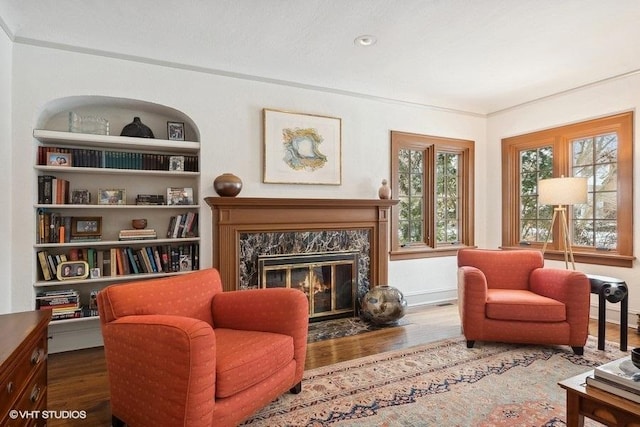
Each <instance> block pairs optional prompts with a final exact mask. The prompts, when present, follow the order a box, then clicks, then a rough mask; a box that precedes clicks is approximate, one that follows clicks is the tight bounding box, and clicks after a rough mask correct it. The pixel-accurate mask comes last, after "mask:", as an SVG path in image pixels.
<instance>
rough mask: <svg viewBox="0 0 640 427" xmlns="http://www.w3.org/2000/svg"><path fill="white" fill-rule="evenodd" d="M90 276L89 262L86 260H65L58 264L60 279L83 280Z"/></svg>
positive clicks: (57, 273) (58, 276)
mask: <svg viewBox="0 0 640 427" xmlns="http://www.w3.org/2000/svg"><path fill="white" fill-rule="evenodd" d="M88 276H89V264H87V262H86V261H63V262H61V263H60V264H58V267H57V271H56V277H57V278H58V280H72V279H75V280H82V279H86V278H87V277H88Z"/></svg>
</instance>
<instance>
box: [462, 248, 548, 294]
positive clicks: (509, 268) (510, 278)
mask: <svg viewBox="0 0 640 427" xmlns="http://www.w3.org/2000/svg"><path fill="white" fill-rule="evenodd" d="M462 266H471V267H475V268H477V269H479V270H480V271H482V272H483V273H484V275H485V277H486V279H487V288H489V289H529V277H530V276H531V272H532V271H533V270H535V269H537V268H541V267H543V266H544V258H543V257H542V253H541V252H540V251H536V250H513V251H502V250H491V249H473V250H466V249H461V250H460V251H458V267H462Z"/></svg>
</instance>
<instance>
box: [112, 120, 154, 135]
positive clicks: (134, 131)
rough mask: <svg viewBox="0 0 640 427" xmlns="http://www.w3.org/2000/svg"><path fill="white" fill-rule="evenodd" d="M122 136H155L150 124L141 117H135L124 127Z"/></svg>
mask: <svg viewBox="0 0 640 427" xmlns="http://www.w3.org/2000/svg"><path fill="white" fill-rule="evenodd" d="M120 136H133V137H135V138H154V136H153V132H152V131H151V128H149V126H147V125H145V124H144V123H142V122H141V121H140V117H134V118H133V122H131V123H129V124H128V125H126V126H125V127H123V128H122V132H120Z"/></svg>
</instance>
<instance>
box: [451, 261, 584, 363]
mask: <svg viewBox="0 0 640 427" xmlns="http://www.w3.org/2000/svg"><path fill="white" fill-rule="evenodd" d="M543 265H544V259H543V257H542V253H541V252H539V251H534V250H514V251H500V250H483V249H461V250H460V251H458V304H459V305H458V307H459V310H460V319H461V320H462V331H463V333H464V336H465V338H466V340H467V347H468V348H472V347H473V345H474V343H475V341H476V340H481V341H499V342H511V343H525V344H557V345H569V346H571V347H572V348H573V351H574V352H575V353H576V354H578V355H581V354H583V352H584V345H585V343H586V342H587V336H588V334H589V305H590V293H591V287H590V284H589V279H587V276H586V275H584V274H583V273H580V272H577V271H572V270H561V269H556V268H543Z"/></svg>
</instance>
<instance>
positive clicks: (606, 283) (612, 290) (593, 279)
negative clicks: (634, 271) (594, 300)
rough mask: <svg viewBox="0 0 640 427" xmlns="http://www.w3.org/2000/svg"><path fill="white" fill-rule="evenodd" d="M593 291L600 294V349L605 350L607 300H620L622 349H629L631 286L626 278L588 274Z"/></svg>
mask: <svg viewBox="0 0 640 427" xmlns="http://www.w3.org/2000/svg"><path fill="white" fill-rule="evenodd" d="M587 277H588V278H589V282H590V283H591V293H592V294H597V295H598V298H599V300H598V350H604V335H605V324H606V322H607V311H606V304H607V301H609V302H611V303H617V302H620V350H622V351H627V333H628V332H629V331H628V330H627V328H628V327H629V320H628V318H627V317H628V314H629V313H628V311H629V288H628V287H627V283H626V282H625V281H624V280H621V279H616V278H613V277H607V276H596V275H593V274H587Z"/></svg>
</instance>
